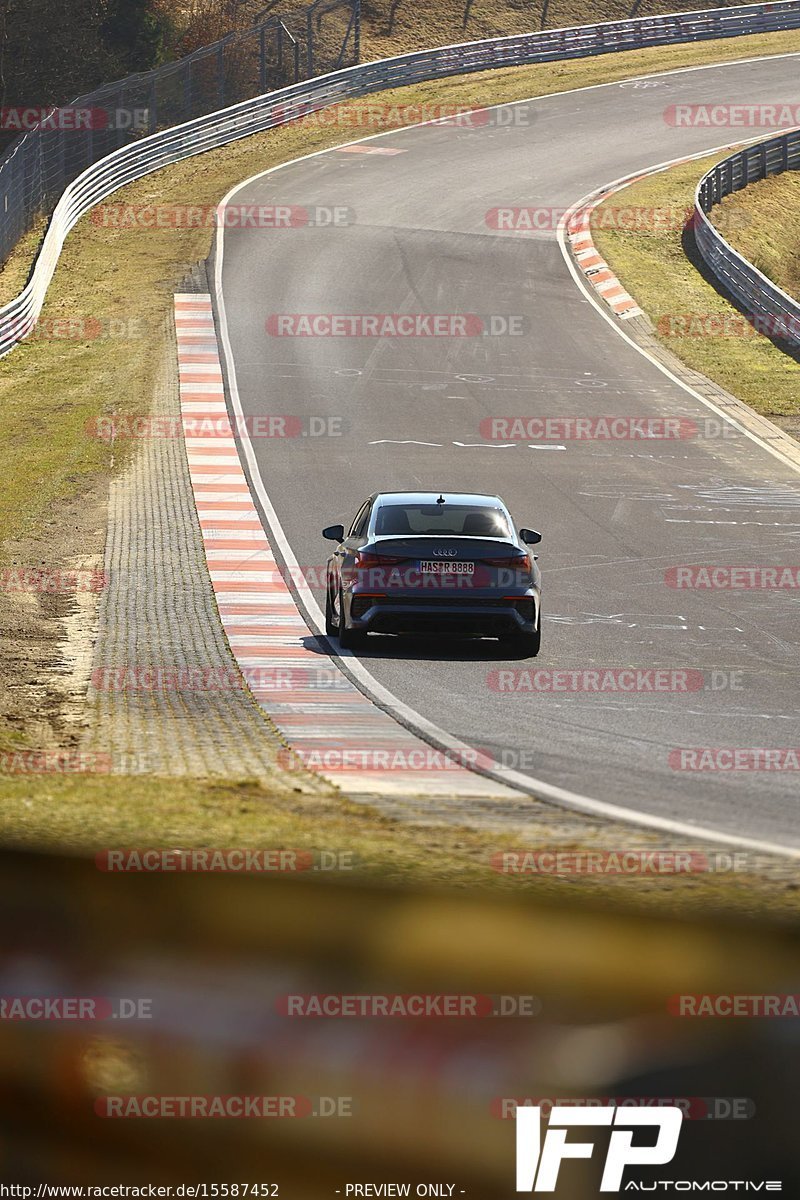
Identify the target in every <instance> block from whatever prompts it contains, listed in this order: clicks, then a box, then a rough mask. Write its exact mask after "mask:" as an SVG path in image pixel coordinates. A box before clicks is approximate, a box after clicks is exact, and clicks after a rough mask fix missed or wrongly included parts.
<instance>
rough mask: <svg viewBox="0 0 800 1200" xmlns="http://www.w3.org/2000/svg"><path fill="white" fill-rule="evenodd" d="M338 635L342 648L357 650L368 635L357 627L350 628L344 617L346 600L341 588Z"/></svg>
mask: <svg viewBox="0 0 800 1200" xmlns="http://www.w3.org/2000/svg"><path fill="white" fill-rule="evenodd" d="M336 636H337V637H338V639H339V647H340V649H342V650H357V649H358V648H359V647H360V646H363V645H364V642H365V641H366V637H367V635H366V634H365V633H362V632H361V631H360V630H357V629H348V628H347V626H346V624H345V619H344V600H343V597H342V589H341V588H340V589H339V620H338V624H337V627H336Z"/></svg>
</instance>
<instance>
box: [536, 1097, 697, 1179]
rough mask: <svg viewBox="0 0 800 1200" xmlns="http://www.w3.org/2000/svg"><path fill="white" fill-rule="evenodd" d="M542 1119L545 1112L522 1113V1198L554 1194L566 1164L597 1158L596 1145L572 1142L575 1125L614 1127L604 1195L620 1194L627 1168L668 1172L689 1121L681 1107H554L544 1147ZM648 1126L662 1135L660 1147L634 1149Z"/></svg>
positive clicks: (656, 1142) (539, 1110) (604, 1174)
mask: <svg viewBox="0 0 800 1200" xmlns="http://www.w3.org/2000/svg"><path fill="white" fill-rule="evenodd" d="M541 1115H542V1110H541V1108H534V1107H531V1108H527V1107H520V1108H518V1109H517V1191H518V1192H554V1191H555V1190H556V1183H557V1181H558V1172H559V1168H560V1167H561V1163H562V1162H563V1160H564V1159H565V1158H591V1157H592V1154H593V1152H594V1145H593V1144H592V1143H591V1142H568V1141H567V1130H568V1129H569V1128H570V1127H571V1126H573V1125H581V1126H587V1125H591V1126H607V1125H613V1126H614V1130H613V1132H612V1134H611V1138H610V1141H609V1146H608V1153H607V1154H606V1162H605V1167H604V1169H603V1178H602V1180H601V1182H600V1191H601V1192H619V1191H620V1190H621V1189H622V1176H623V1174H624V1171H625V1168H626V1167H630V1166H637V1167H641V1166H648V1167H653V1166H663V1165H664V1164H665V1163H670V1162H672V1160H673V1158H674V1157H675V1152H676V1150H677V1149H678V1138H679V1137H680V1132H681V1122H682V1121H683V1112H682V1111H681V1109H680V1108H678V1107H677V1106H676V1105H665V1106H664V1107H663V1108H657V1109H643V1108H638V1109H637V1108H618V1107H617V1105H615V1104H608V1105H604V1106H603V1107H598V1108H594V1107H592V1108H577V1107H572V1106H570V1105H554V1106H553V1107H552V1108H551V1110H550V1120H549V1122H548V1129H547V1133H546V1134H545V1137H544V1145H542V1132H541ZM648 1125H649V1126H655V1127H656V1128H657V1129H658V1136H657V1137H656V1141H655V1143H654V1144H653V1145H645V1146H634V1144H633V1137H634V1130H636V1129H639V1128H641V1127H643V1126H648Z"/></svg>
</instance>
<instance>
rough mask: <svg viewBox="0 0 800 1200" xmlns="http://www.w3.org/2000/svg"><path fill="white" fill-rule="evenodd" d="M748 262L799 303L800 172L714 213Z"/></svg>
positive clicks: (763, 184)
mask: <svg viewBox="0 0 800 1200" xmlns="http://www.w3.org/2000/svg"><path fill="white" fill-rule="evenodd" d="M712 219H713V221H714V223H715V224H718V225H719V226H720V227H721V229H722V231H723V234H724V236H725V238H726V239H727V241H729V242H730V243H731V245H732V246H733V247H734V249H736V250H738V251H739V253H740V254H742V255H744V257H745V258H746V259H747V261H748V262H751V263H752V264H753V266H754V267H758V269H759V271H761V272H763V274H764V275H766V276H767V278H768V279H771V280H772V282H773V283H775V284H777V285H778V287H779V288H783V290H784V291H785V292H788V293H789V295H790V296H795V297H796V298H797V299H800V171H786V172H785V173H784V174H783V175H773V176H772V178H771V179H762V180H760V181H759V182H758V183H751V184H749V185H748V187H746V188H744V189H743V190H742V191H741V192H734V194H733V195H732V196H726V197H725V199H724V200H723V201H722V204H720V205H719V206H718V207H717V208H715V209H714V211H713V213H712Z"/></svg>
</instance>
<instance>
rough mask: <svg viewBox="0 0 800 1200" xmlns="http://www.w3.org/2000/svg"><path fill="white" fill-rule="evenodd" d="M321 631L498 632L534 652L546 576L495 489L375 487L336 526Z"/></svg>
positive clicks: (346, 637) (353, 637)
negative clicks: (483, 491)
mask: <svg viewBox="0 0 800 1200" xmlns="http://www.w3.org/2000/svg"><path fill="white" fill-rule="evenodd" d="M322 536H323V537H325V538H327V539H328V540H329V541H331V542H336V549H335V550H334V551H333V553H332V555H331V557H330V558H329V559H328V566H327V598H326V606H325V631H326V633H327V634H328V635H329V636H330V637H336V638H338V641H339V645H340V647H342V649H348V650H354V649H357V648H358V647H359V646H363V643H364V639H365V638H366V636H367V634H369V633H394V634H414V633H417V634H436V635H444V634H451V635H454V636H457V637H476V638H480V637H494V638H500V640H501V641H504V642H507V643H508V644H509V650H511V651H513V652H516V653H517V654H520V655H523V656H525V657H534V656H535V655H537V654H538V653H539V647H540V645H541V632H542V629H541V620H542V613H541V603H540V596H541V575H540V572H539V567H538V565H537V562H536V559H537V555H536V554H533V553H532V552H531V551H530V550H529V549H528V547H529V546H534V545H536V544H537V543H538V542H540V541H541V540H542V535H541V534H540V533H537V532H536V530H534V529H520V530H517V529H516V528H515V526H514V523H513V521H512V520H511V516H510V514H509V512H508V509H507V508H506V506H505V504H504V503H503V501H502V500H501V499H500V497H499V496H481V495H472V494H470V493H466V492H447V493H446V494H445V493H442V492H376V493H374V494H373V495H372V496H370V497H369V499H368V500H365V501H364V503H363V504H362V505H361V507H360V508H359V510H358V512H357V513H356V515H355V517H354V519H353V521H352V524H351V525H350V527H349V529H348V530H347V531H345V527H344V525H330V526H328V528H327V529H323V531H322Z"/></svg>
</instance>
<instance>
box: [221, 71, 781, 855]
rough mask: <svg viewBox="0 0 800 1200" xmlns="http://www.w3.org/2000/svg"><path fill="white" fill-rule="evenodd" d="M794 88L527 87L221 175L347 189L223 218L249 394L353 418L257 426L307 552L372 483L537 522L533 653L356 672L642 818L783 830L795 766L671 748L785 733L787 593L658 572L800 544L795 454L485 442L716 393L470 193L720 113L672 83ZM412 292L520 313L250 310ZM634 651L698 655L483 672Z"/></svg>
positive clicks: (270, 481)
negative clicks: (690, 686)
mask: <svg viewBox="0 0 800 1200" xmlns="http://www.w3.org/2000/svg"><path fill="white" fill-rule="evenodd" d="M798 100H800V84H799V83H798V71H797V56H794V55H793V56H785V57H780V58H770V59H764V60H753V61H751V62H747V63H734V64H728V65H725V66H719V67H713V68H702V69H696V70H689V71H680V72H674V73H670V74H665V75H657V76H651V77H648V78H646V79H641V80H639V81H625V82H624V83H619V84H610V85H603V86H600V87H595V88H590V89H583V90H579V91H574V92H566V93H563V94H561V95H557V96H550V97H544V98H542V99H538V100H533V101H528V102H525V103H523V104H520V105H514V106H510V107H509V108H506V109H504V114H505V115H504V117H503V120H502V121H501V122H498V123H495V122H494V121H492V122H489V123H487V124H486V125H484V126H478V127H477V128H474V129H464V128H460V127H456V126H450V125H427V126H420V127H416V128H411V129H407V130H401V131H396V132H392V133H391V134H387V135H384V136H382V137H380V138H378V139H375V140H372V141H370V142H368V143H366V146H367V147H368V148H370V149H380V150H382V151H386V150H391V151H395V152H396V153H381V154H376V153H353V152H345V151H342V150H333V151H328V152H325V153H323V154H318V155H315V156H313V157H310V158H307V159H303V160H299V161H296V162H292V163H288V164H286V165H285V166H284V167H281V168H278V169H275V170H273V171H271V172H268V173H266V174H264V175H262V176H260V177H257V178H255V179H253V180H251V181H249V182H247V183H246V184H244V185H243V186H242V187H241V188H239V189H237V191H236V194H235V196H231V197H229V198H228V203H229V204H234V203H235V204H236V205H248V206H249V205H274V204H285V205H297V206H303V207H305V208H306V209H314V208H315V207H316V206H324V207H325V208H333V207H336V206H342V207H345V208H348V209H350V210H352V213H353V214H354V218H355V223H353V224H350V225H345V226H333V227H327V228H310V227H306V226H299V227H295V228H291V229H282V230H264V229H252V228H251V229H236V228H229V229H228V230H227V231H226V232H225V234H224V256H223V257H222V260H221V262H220V263H219V264H218V267H219V280H220V284H221V287H220V296H219V299H220V301H221V302H223V303H224V312H225V322H226V325H227V334H228V339H229V342H228V354H229V364H228V365H229V367H232V368H233V369H234V371H235V379H236V384H237V388H238V394H239V397H240V400H241V405H242V409H243V411H244V413H245V415H246V416H247V417H250V418H252V417H257V416H259V415H265V414H290V415H299V416H301V417H305V418H308V417H309V416H314V417H318V418H326V419H327V418H332V419H333V424H332V425H330V426H326V428H332V429H333V430H334V431H336V430H337V429H338V428H339V427H340V426H339V425H337V422H341V427H342V428H343V432H342V433H341V435H340V436H302V437H296V438H284V439H277V438H268V437H253V438H252V441H251V445H252V449H253V452H254V454H255V458H256V461H257V466H258V471H259V473H260V476H261V479H262V480H263V484H264V487H265V488H266V491H267V493H268V494H269V498H270V500H271V502H272V505H273V506H274V508H275V511H276V513H277V517H278V519H279V521H280V524H281V526H282V528H283V531H284V533H285V535H286V539H287V541H288V544H289V546H290V547H291V549H292V551H293V553H294V556H295V558H296V559H297V561H298V562H299V563H300V564H302V565H303V566H308V567H311V568H312V569H313V568H315V567H317V566H318V565H319V564H322V563H324V561H325V556H326V549H327V547H326V543H324V542H323V541H322V540H321V538H320V537H319V530H320V529H321V527H322V526H323V525H326V524H330V523H333V522H336V521H339V520H347V519H349V518H350V517H351V516H352V515H353V513H354V512H355V509H356V507H357V505H358V503H359V502H360V500H361V499H362V498H363V497H364V496H366V495H367V494H369V493H370V492H371V491H373V490H376V489H389V488H404V487H409V486H410V487H421V488H422V487H430V488H442V489H444V490H456V489H470V490H475V491H487V492H499V493H501V494H502V495H503V497H504V498H505V500H506V501H507V503H508V505H509V507H510V508H511V511H512V513H513V514H514V515H515V517H516V518H517V520H518V521H519V523H520V524H526V525H533V526H535V527H536V528H539V529H541V530H542V531H543V533H544V541H543V544H542V547H541V565H542V568H543V576H544V592H543V600H544V611H545V614H546V618H545V624H544V637H543V649H542V653H541V655H540V657H539V659H538V660H535V662H531V663H525V662H521V661H519V660H516V661H507V660H505V659H504V657H503V655H504V652H503V651H502V650H500V648H499V647H498V644H497V643H493V642H477V643H456V644H452V645H447V644H444V643H441V644H440V643H438V642H436V643H430V642H426V641H424V640H405V639H403V640H399V639H398V640H393V639H388V638H381V639H371V641H370V643H369V645H368V647H367V650H366V651H365V652H364V653H363V654H362V655H361V656H360V657H361V660H362V662H363V664H364V665H365V666H366V668H367V669H368V670H369V672H370V674H371V675H372V676H373V677H374V678H375V679H376V680H377V681H378V682H379V683H380V684H381V685H382V686H383V687H384V688H386V689H388V691H389V692H390V693H392V694H393V695H394V696H396V697H398V699H399V700H400V701H401V702H402V703H403V704H405V705H408V706H410V707H411V708H412V709H413V710H415V711H416V712H418V713H420V714H421V715H422V716H423V717H424V718H426V719H427V720H429V721H431V722H434V723H435V724H436V725H437V726H439V727H440V728H442V729H444V730H445V731H446V732H447V733H448V734H450V735H452V736H454V737H457V738H459V739H460V740H461V741H463V742H465V743H467V744H469V745H471V746H478V747H480V748H481V749H483V750H486V751H487V752H489V753H491V754H492V755H494V756H495V757H496V758H497V759H498V760H499V761H501V762H503V763H505V764H506V765H509V766H511V767H513V768H514V769H516V770H518V771H521V772H522V773H524V774H525V775H526V776H529V777H531V778H535V779H538V780H544V781H546V782H548V783H550V784H553V785H556V786H559V787H562V788H566V789H569V790H570V791H572V792H575V793H578V794H582V795H586V796H590V797H594V798H596V799H598V800H600V801H605V802H606V803H609V804H614V805H616V806H619V807H620V808H621V809H623V810H625V811H629V812H630V813H631V814H632V815H637V816H642V815H644V816H645V817H654V818H656V819H659V820H662V821H663V820H670V819H671V820H677V821H679V822H680V823H681V824H683V825H686V826H690V827H691V826H693V825H697V826H700V827H706V828H711V829H714V830H717V831H719V832H720V833H722V834H724V835H730V836H738V837H746V838H751V839H757V840H759V841H768V842H771V843H774V844H779V845H783V846H786V847H790V848H793V849H795V850H796V849H798V848H800V823H798V821H797V819H796V807H797V804H798V800H799V799H800V794H799V792H798V782H800V775H799V774H798V772H797V771H794V772H792V771H775V770H750V771H748V770H742V771H737V772H735V773H731V772H713V771H693V770H688V771H687V770H676V769H675V764H676V759H675V757H674V755H671V753H670V752H671V751H675V750H676V749H678V748H687V747H688V748H696V747H713V748H718V747H745V748H773V749H775V748H784V747H791V746H794V745H800V737H798V721H797V717H798V699H797V697H798V682H799V681H800V656H798V619H797V618H798V615H800V596H798V594H797V592H796V591H791V590H787V589H782V590H767V591H765V590H749V591H734V592H730V591H723V590H715V591H708V590H705V591H702V590H675V589H674V588H672V587H669V586H667V583H666V582H665V572H667V571H668V570H669V568H671V567H674V566H677V565H679V564H736V565H758V566H761V565H770V566H772V565H777V566H781V565H787V566H796V565H797V564H798V563H800V477H799V476H798V474H797V472H795V471H794V470H792V468H791V467H790V466H788V465H784V464H783V463H782V462H781V461H779V460H778V459H776V458H775V457H773V456H772V455H770V454H769V453H768V452H767V451H766V450H763V449H761V448H760V447H759V446H758V445H756V444H755V443H753V442H752V441H750V440H749V439H747V438H743V437H736V438H722V437H718V436H705V435H704V434H703V433H702V432H701V435H700V436H690V437H686V438H683V439H681V440H678V441H675V440H649V441H641V440H626V441H614V442H610V441H602V440H585V441H580V440H569V439H565V440H564V441H563V442H561V443H558V444H560V445H563V447H564V448H563V449H554V448H541V447H542V446H543V445H544V443H543V442H541V441H540V442H534V443H531V442H530V441H529V440H526V439H521V438H519V437H513V436H512V437H510V438H509V439H508V442H498V443H496V444H493V443H491V442H490V440H489V439H488V438H487V437H486V436H484V434H485V425H484V426H483V427H482V425H481V423H482V422H483V421H485V420H486V418H491V417H503V416H522V417H525V418H529V417H544V416H556V417H563V416H569V417H575V416H586V417H597V416H612V415H613V416H623V417H650V418H663V417H671V418H677V419H684V420H685V421H687V422H694V423H696V424H697V425H698V426H699V428H700V430H701V431H704V430H706V429H707V427H706V426H705V425H704V422H705V421H706V420H707V419H708V418H709V417H710V416H711V414H710V413H709V411H708V410H707V409H706V408H705V407H704V406H703V405H702V404H701V403H700V402H699V401H698V400H697V399H695V398H694V397H693V396H691V395H690V394H689V393H688V392H686V391H684V390H683V389H682V388H680V387H679V386H678V385H677V384H676V383H673V382H672V381H671V380H670V379H669V378H667V377H666V376H665V375H664V374H663V373H662V372H661V371H660V370H659V369H658V368H657V367H656V366H655V365H654V364H651V363H650V362H649V361H648V360H647V359H646V358H644V357H643V356H642V355H641V354H639V353H638V352H637V351H636V350H635V349H634V348H633V347H632V346H630V345H628V344H627V343H626V342H625V341H623V339H621V338H619V337H618V336H617V335H616V333H615V332H614V330H613V329H611V328H610V326H609V324H608V322H607V321H605V320H603V318H602V317H601V315H600V314H599V312H598V310H597V308H596V307H595V306H594V304H593V303H591V302H590V301H589V300H587V298H586V296H585V294H584V293H583V292H582V291H581V290H580V289H579V288H577V287H576V285H575V282H574V281H573V279H572V277H571V275H570V272H569V270H568V269H567V266H566V264H565V262H564V259H563V256H562V254H561V253H560V249H559V246H558V244H557V241H556V237H555V232H554V230H553V231H548V232H545V233H541V234H537V235H535V236H531V235H526V236H519V235H517V234H509V233H502V232H499V231H497V230H495V229H493V228H491V227H490V225H489V224H487V219H486V214H487V213H488V212H489V211H490V210H491V209H493V208H496V207H498V206H505V207H508V206H535V207H537V208H552V209H554V210H557V211H558V210H563V209H565V208H567V207H569V206H570V205H571V204H573V203H574V202H575V201H576V200H577V199H578V198H580V197H581V196H584V195H586V194H587V193H589V192H590V191H591V190H593V189H594V188H597V187H600V186H602V185H604V184H605V183H607V182H608V181H610V180H613V179H616V178H619V177H621V176H624V175H627V174H629V173H631V172H635V171H638V170H645V169H647V168H648V167H649V166H651V165H653V164H654V163H657V162H662V161H665V160H667V159H672V158H677V157H680V156H682V155H684V154H686V155H689V154H693V153H697V152H698V151H702V150H704V149H711V148H714V147H717V146H719V145H720V144H722V143H724V142H727V141H730V140H733V138H734V137H735V136H736V135H737V131H736V130H730V131H727V130H724V129H722V130H721V129H719V128H717V129H708V128H702V127H700V128H697V127H695V128H678V127H676V126H675V125H674V124H670V123H669V122H668V121H667V120H666V119H665V110H667V109H668V107H669V106H670V105H673V104H676V103H692V104H713V103H720V102H729V101H736V102H750V103H754V102H759V103H774V102H776V101H782V102H783V101H785V102H793V103H797V102H798ZM748 132H756V131H748ZM403 312H404V313H456V314H461V313H480V314H499V315H504V316H509V315H511V316H517V315H519V316H522V317H525V318H527V329H526V332H525V334H524V336H483V337H466V338H464V337H460V338H459V337H453V338H443V337H438V338H434V337H418V338H398V339H389V338H387V339H382V340H377V339H375V338H367V337H346V338H344V337H342V338H330V337H328V338H319V337H316V338H315V337H277V336H270V334H268V333H267V327H266V322H267V320H268V318H269V316H270V315H272V314H294V313H349V314H353V313H366V314H375V313H403ZM319 424H320V425H321V422H320V423H319ZM690 427H691V426H690ZM482 429H483V432H482ZM509 443H510V444H509ZM537 447H538V448H537ZM315 590H316V594H317V596H318V597H319V598H320V599H321V597H322V592H321V590H320V589H319V588H317V589H315ZM506 653H507V652H506ZM631 666H633V667H640V668H654V667H658V668H666V669H667V670H687V671H693V672H698V671H699V672H702V673H703V675H704V686H703V687H702V688H701V689H700V690H694V691H691V692H688V693H648V692H636V693H634V694H630V693H628V694H616V695H615V694H603V695H598V694H594V693H591V692H551V693H541V692H534V693H531V692H529V691H518V692H512V693H508V692H504V691H498V690H497V685H498V675H497V672H498V671H503V672H515V671H520V670H521V669H522V670H524V669H526V668H533V667H536V668H539V669H545V670H567V671H584V670H587V669H593V668H594V669H597V668H622V667H631ZM509 678H511V677H510V676H508V675H505V676H503V679H504V680H508V679H509ZM692 678H693V679H696V676H693V677H692ZM524 682H525V681H524V680H523V683H524ZM712 684H715V685H716V686H712ZM698 761H699V760H698Z"/></svg>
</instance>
